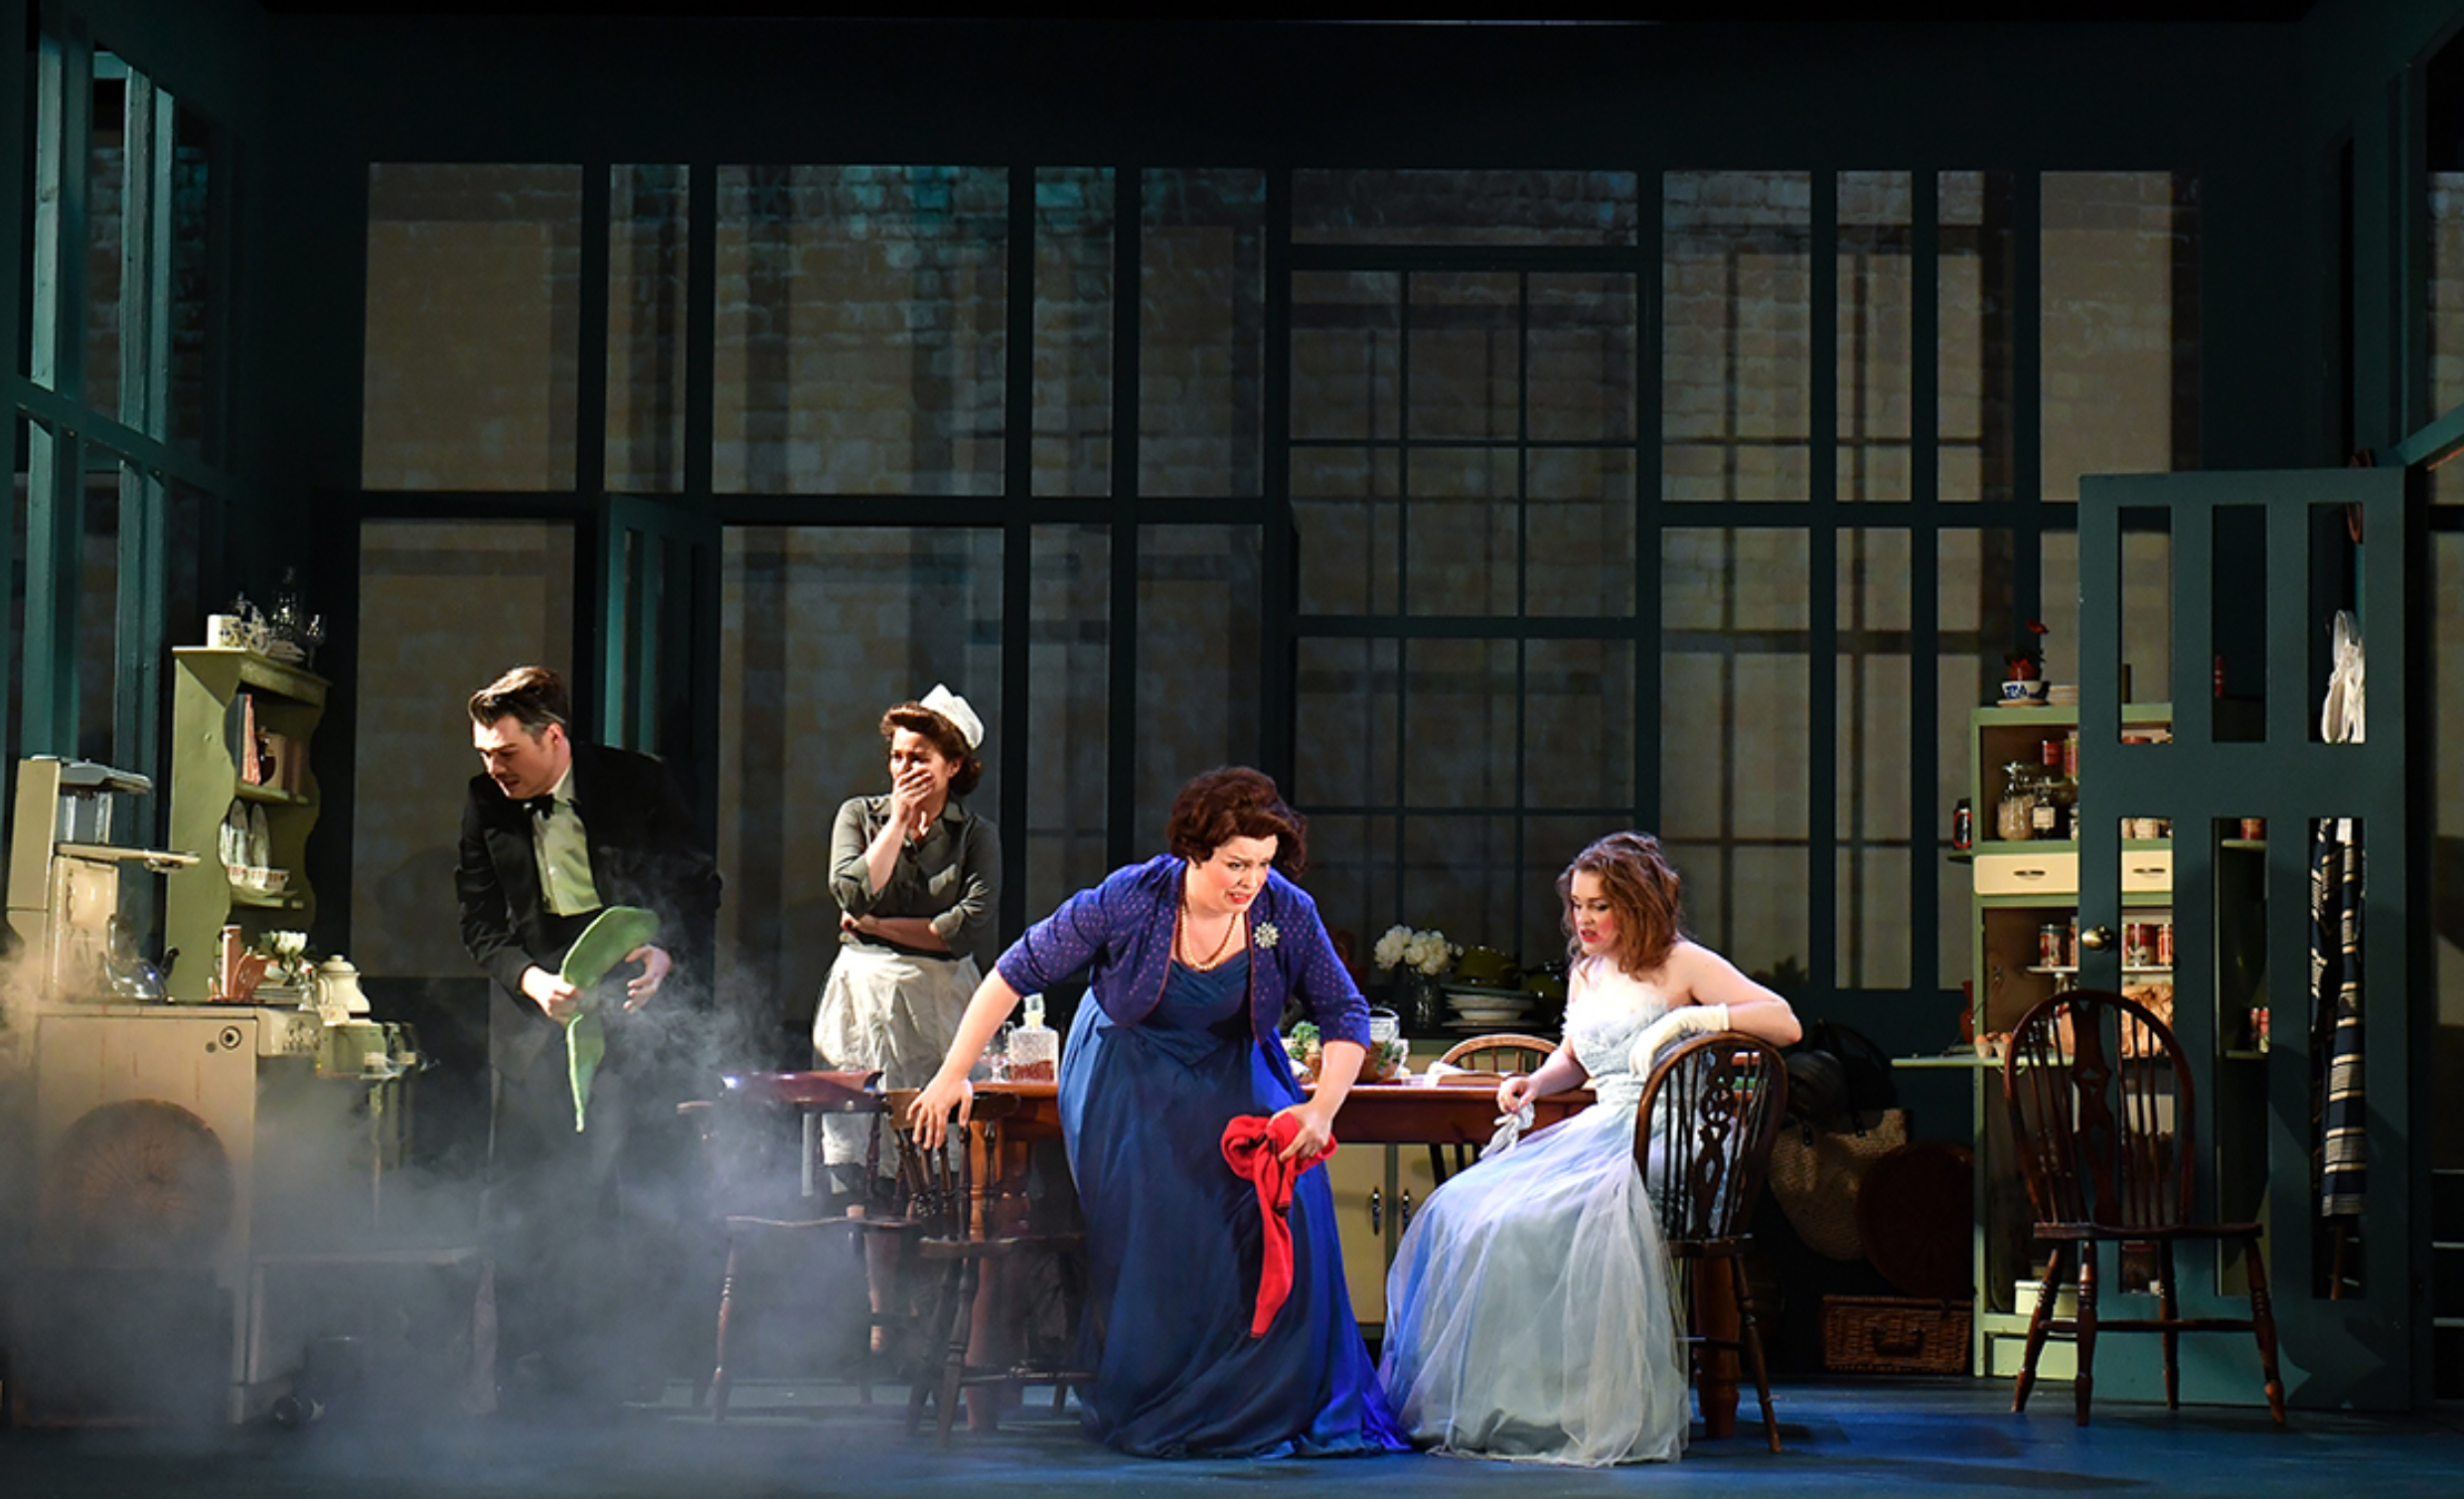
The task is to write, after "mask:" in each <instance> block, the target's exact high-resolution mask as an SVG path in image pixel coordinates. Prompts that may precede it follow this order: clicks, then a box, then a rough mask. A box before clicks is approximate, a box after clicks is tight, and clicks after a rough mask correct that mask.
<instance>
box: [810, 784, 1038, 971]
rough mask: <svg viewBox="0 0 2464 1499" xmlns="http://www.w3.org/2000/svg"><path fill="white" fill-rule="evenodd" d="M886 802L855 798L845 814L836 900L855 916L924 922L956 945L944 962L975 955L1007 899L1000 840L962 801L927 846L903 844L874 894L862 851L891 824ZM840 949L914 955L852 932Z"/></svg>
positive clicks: (937, 824)
mask: <svg viewBox="0 0 2464 1499" xmlns="http://www.w3.org/2000/svg"><path fill="white" fill-rule="evenodd" d="M889 814H890V799H889V797H888V796H886V795H883V796H878V797H850V798H848V799H847V802H846V804H845V805H843V806H842V807H840V809H839V822H838V824H837V825H836V826H835V827H834V828H832V830H831V835H830V893H831V897H832V898H833V899H835V900H837V901H838V902H839V909H840V910H842V911H845V912H846V913H847V915H849V916H920V917H925V918H927V919H929V920H930V921H931V922H932V924H933V931H934V932H936V933H938V934H939V935H940V937H941V940H942V941H943V942H946V943H948V944H949V945H950V951H949V952H948V953H928V954H925V955H924V956H926V957H931V958H945V957H957V956H963V955H965V954H968V953H972V952H974V951H975V949H976V947H977V946H978V944H980V943H982V942H983V941H984V940H985V938H986V937H987V936H989V935H990V934H991V932H992V930H993V918H994V916H995V915H996V914H997V913H996V912H995V910H994V907H995V906H996V905H997V904H998V903H999V900H1000V894H1001V833H1000V831H999V830H998V829H997V828H996V827H995V826H994V825H993V824H992V823H991V822H990V821H989V820H987V819H984V818H980V817H977V816H976V815H975V814H974V813H972V812H969V811H968V810H967V809H966V808H965V807H963V806H961V805H960V804H959V803H958V801H957V800H956V799H952V800H951V801H949V802H946V803H944V804H943V805H942V809H941V816H940V817H937V818H935V819H934V820H933V825H932V826H931V827H929V828H927V829H925V832H924V837H923V840H922V841H921V842H909V843H904V844H901V845H900V847H899V850H898V862H897V863H895V864H894V865H892V866H891V868H890V877H889V882H888V883H887V884H885V885H883V886H882V887H881V888H880V889H879V890H878V891H875V890H874V889H872V888H871V881H870V877H869V876H868V875H867V874H866V873H865V871H864V850H865V849H866V848H868V847H870V846H871V844H872V840H873V838H874V836H876V835H877V834H878V833H879V832H880V831H881V827H882V824H885V823H887V822H888V821H889ZM839 940H840V941H841V942H844V943H847V944H848V945H850V946H854V945H858V944H861V945H864V946H869V947H882V948H889V949H893V950H896V951H899V952H912V951H915V950H914V949H910V948H906V947H903V946H901V945H900V944H898V943H894V942H889V941H886V940H884V939H882V938H878V937H869V936H863V935H860V934H857V933H852V932H847V933H842V934H841V935H840V939H839Z"/></svg>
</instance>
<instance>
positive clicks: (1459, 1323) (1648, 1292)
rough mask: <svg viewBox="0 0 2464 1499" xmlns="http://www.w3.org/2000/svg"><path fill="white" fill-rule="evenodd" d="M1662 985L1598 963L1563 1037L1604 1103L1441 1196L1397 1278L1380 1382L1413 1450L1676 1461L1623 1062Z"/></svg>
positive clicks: (1635, 1097)
mask: <svg viewBox="0 0 2464 1499" xmlns="http://www.w3.org/2000/svg"><path fill="white" fill-rule="evenodd" d="M1667 1009H1668V1002H1667V999H1666V998H1665V996H1663V995H1662V994H1661V993H1660V991H1659V990H1658V989H1657V988H1655V987H1653V986H1651V985H1649V984H1646V983H1641V982H1638V981H1636V980H1634V979H1632V978H1629V977H1627V976H1625V975H1624V974H1621V973H1618V972H1617V970H1616V969H1615V967H1614V966H1612V965H1610V964H1607V963H1603V962H1598V961H1587V962H1586V963H1585V964H1583V965H1581V966H1580V967H1579V968H1578V970H1577V972H1576V974H1575V986H1574V993H1573V995H1572V998H1571V999H1570V1001H1569V1003H1568V1005H1567V1009H1566V1037H1567V1039H1568V1040H1569V1041H1570V1042H1572V1043H1573V1046H1574V1054H1575V1059H1576V1060H1577V1061H1579V1062H1581V1063H1582V1064H1583V1065H1584V1067H1585V1068H1586V1069H1587V1070H1588V1071H1589V1072H1590V1073H1591V1075H1592V1080H1591V1086H1592V1088H1593V1090H1594V1092H1595V1094H1596V1095H1597V1098H1598V1102H1596V1103H1594V1104H1593V1106H1592V1107H1591V1108H1589V1109H1586V1110H1584V1111H1583V1112H1582V1113H1580V1114H1577V1115H1574V1116H1572V1117H1571V1118H1569V1119H1566V1120H1564V1121H1561V1122H1560V1123H1558V1124H1553V1125H1551V1126H1550V1127H1548V1128H1546V1129H1543V1130H1541V1131H1539V1132H1538V1133H1535V1134H1530V1135H1526V1136H1524V1137H1523V1138H1522V1139H1520V1140H1518V1141H1516V1142H1515V1143H1514V1144H1513V1145H1511V1146H1509V1147H1507V1148H1506V1149H1504V1150H1501V1151H1494V1152H1491V1153H1490V1154H1489V1155H1488V1157H1487V1158H1485V1159H1483V1160H1481V1161H1480V1162H1479V1163H1478V1164H1477V1165H1474V1166H1472V1167H1470V1168H1469V1169H1468V1170H1465V1171H1463V1172H1461V1173H1459V1174H1458V1175H1456V1176H1455V1177H1454V1178H1453V1179H1452V1180H1450V1181H1448V1182H1447V1183H1446V1184H1445V1185H1444V1186H1442V1187H1440V1188H1439V1189H1438V1190H1437V1191H1435V1192H1433V1193H1431V1194H1430V1197H1429V1200H1428V1202H1427V1203H1426V1204H1424V1205H1423V1206H1422V1208H1421V1210H1420V1212H1419V1213H1418V1214H1416V1215H1415V1216H1414V1217H1413V1219H1412V1226H1411V1227H1410V1228H1409V1229H1408V1230H1406V1231H1405V1233H1404V1236H1403V1244H1402V1247H1401V1249H1400V1250H1399V1251H1398V1252H1397V1254H1396V1257H1395V1264H1394V1269H1393V1270H1391V1271H1390V1272H1388V1273H1387V1278H1386V1313H1387V1320H1386V1346H1385V1352H1384V1356H1383V1358H1382V1360H1381V1363H1380V1367H1379V1373H1380V1376H1381V1377H1382V1378H1383V1380H1384V1382H1385V1386H1386V1393H1387V1396H1388V1398H1389V1399H1390V1400H1391V1401H1392V1402H1393V1404H1394V1407H1395V1410H1396V1412H1397V1414H1398V1415H1399V1416H1400V1418H1401V1419H1402V1422H1403V1424H1404V1426H1405V1428H1406V1429H1407V1430H1408V1431H1409V1432H1410V1433H1411V1435H1412V1439H1413V1440H1414V1441H1416V1442H1419V1443H1422V1444H1425V1445H1429V1446H1433V1447H1435V1448H1436V1449H1437V1450H1439V1451H1442V1452H1455V1453H1462V1454H1464V1455H1467V1456H1478V1457H1498V1458H1509V1459H1518V1460H1522V1461H1529V1462H1562V1463H1581V1464H1604V1463H1614V1462H1652V1461H1664V1460H1667V1459H1670V1458H1674V1457H1675V1456H1677V1455H1678V1453H1680V1452H1682V1451H1683V1450H1684V1448H1685V1437H1686V1427H1687V1424H1688V1421H1689V1419H1690V1410H1689V1394H1688V1390H1687V1383H1686V1377H1685V1365H1684V1362H1683V1359H1682V1351H1681V1347H1680V1343H1679V1336H1680V1328H1679V1323H1678V1320H1677V1318H1676V1317H1675V1316H1674V1315H1673V1310H1672V1308H1673V1304H1674V1296H1673V1295H1672V1293H1671V1289H1670V1277H1669V1271H1668V1261H1667V1255H1666V1253H1665V1251H1664V1250H1663V1249H1662V1247H1661V1241H1660V1232H1659V1224H1658V1222H1657V1220H1656V1219H1655V1218H1654V1217H1653V1215H1652V1212H1651V1205H1650V1203H1649V1201H1648V1200H1647V1199H1646V1198H1645V1197H1644V1195H1643V1191H1642V1183H1641V1180H1640V1179H1639V1178H1638V1177H1637V1176H1636V1175H1635V1172H1634V1163H1633V1140H1634V1110H1635V1107H1636V1105H1637V1103H1638V1102H1639V1101H1640V1098H1641V1095H1642V1083H1643V1079H1642V1078H1641V1077H1639V1076H1637V1075H1636V1074H1635V1072H1634V1070H1633V1068H1632V1067H1631V1066H1630V1065H1629V1063H1628V1060H1627V1055H1626V1054H1627V1052H1628V1051H1629V1050H1630V1049H1631V1047H1632V1046H1633V1044H1634V1040H1635V1038H1636V1037H1637V1036H1638V1035H1639V1034H1640V1033H1641V1031H1642V1030H1643V1028H1644V1027H1645V1026H1647V1025H1649V1024H1650V1023H1651V1022H1652V1021H1654V1020H1656V1019H1658V1018H1659V1017H1660V1016H1661V1015H1662V1014H1664V1013H1666V1011H1667Z"/></svg>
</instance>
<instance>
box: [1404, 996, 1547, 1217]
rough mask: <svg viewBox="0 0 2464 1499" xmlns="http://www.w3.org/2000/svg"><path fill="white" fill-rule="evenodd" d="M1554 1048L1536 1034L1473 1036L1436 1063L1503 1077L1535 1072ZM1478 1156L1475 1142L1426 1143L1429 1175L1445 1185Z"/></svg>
mask: <svg viewBox="0 0 2464 1499" xmlns="http://www.w3.org/2000/svg"><path fill="white" fill-rule="evenodd" d="M1555 1050H1557V1043H1556V1042H1554V1041H1549V1040H1544V1039H1542V1038H1541V1037H1539V1036H1521V1035H1495V1036H1473V1037H1471V1038H1470V1039H1469V1040H1466V1041H1458V1042H1456V1043H1455V1044H1454V1045H1453V1046H1450V1047H1448V1048H1447V1049H1446V1055H1444V1056H1442V1057H1440V1058H1438V1065H1439V1066H1441V1067H1460V1068H1462V1069H1463V1071H1465V1072H1492V1073H1495V1074H1497V1075H1498V1076H1499V1077H1503V1076H1505V1075H1506V1074H1507V1073H1512V1072H1520V1073H1532V1072H1537V1071H1538V1070H1539V1068H1540V1064H1541V1063H1543V1062H1545V1061H1547V1060H1548V1059H1549V1053H1551V1052H1553V1051H1555ZM1479 1155H1480V1146H1479V1144H1478V1143H1476V1142H1468V1141H1459V1142H1457V1143H1455V1144H1452V1145H1441V1144H1439V1143H1437V1142H1436V1141H1434V1140H1433V1141H1431V1142H1430V1145H1429V1171H1430V1174H1431V1175H1432V1176H1433V1177H1435V1178H1436V1179H1437V1181H1438V1183H1439V1184H1440V1185H1444V1184H1445V1181H1446V1178H1447V1177H1449V1176H1451V1175H1453V1174H1454V1173H1455V1172H1457V1171H1460V1170H1462V1169H1463V1167H1465V1166H1467V1165H1470V1164H1471V1163H1472V1162H1473V1161H1475V1160H1477V1159H1479ZM1406 1211H1407V1212H1408V1211H1409V1210H1408V1209H1407V1210H1406Z"/></svg>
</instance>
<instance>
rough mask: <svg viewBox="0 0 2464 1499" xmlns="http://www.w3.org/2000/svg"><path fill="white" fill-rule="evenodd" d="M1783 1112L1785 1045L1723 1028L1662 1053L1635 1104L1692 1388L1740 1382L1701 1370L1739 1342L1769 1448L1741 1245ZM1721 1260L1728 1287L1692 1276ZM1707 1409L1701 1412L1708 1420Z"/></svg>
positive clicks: (1770, 1433) (1771, 1420) (1770, 1425)
mask: <svg viewBox="0 0 2464 1499" xmlns="http://www.w3.org/2000/svg"><path fill="white" fill-rule="evenodd" d="M1787 1112H1788V1070H1787V1064H1786V1062H1785V1060H1784V1059H1783V1058H1782V1057H1781V1056H1780V1054H1779V1048H1777V1047H1775V1046H1773V1045H1771V1043H1770V1042H1768V1041H1764V1040H1760V1039H1757V1038H1756V1037H1753V1036H1748V1035H1743V1034H1740V1033H1738V1032H1736V1031H1719V1032H1715V1033H1713V1034H1711V1035H1701V1036H1693V1037H1689V1038H1687V1039H1686V1040H1684V1041H1682V1042H1680V1043H1678V1044H1677V1045H1676V1046H1674V1047H1671V1048H1669V1049H1668V1050H1667V1051H1665V1052H1663V1053H1662V1054H1661V1056H1660V1059H1659V1061H1658V1062H1657V1064H1656V1065H1654V1066H1653V1067H1652V1069H1651V1075H1650V1077H1649V1079H1648V1080H1647V1081H1646V1082H1645V1083H1644V1084H1643V1090H1642V1101H1641V1103H1640V1104H1639V1106H1637V1108H1636V1110H1635V1113H1634V1169H1635V1170H1636V1171H1637V1172H1639V1173H1640V1174H1641V1177H1642V1184H1643V1190H1644V1192H1645V1193H1646V1194H1647V1195H1648V1196H1649V1197H1650V1199H1651V1207H1652V1210H1653V1212H1654V1214H1655V1215H1656V1216H1657V1218H1658V1219H1659V1226H1660V1236H1661V1238H1662V1240H1663V1241H1664V1242H1665V1243H1666V1245H1667V1249H1668V1254H1669V1257H1670V1259H1671V1260H1672V1261H1673V1262H1674V1263H1675V1266H1676V1270H1677V1294H1678V1296H1679V1297H1680V1298H1681V1301H1682V1304H1683V1308H1684V1310H1683V1315H1684V1316H1685V1319H1686V1341H1687V1343H1688V1345H1689V1346H1690V1347H1691V1348H1692V1350H1693V1354H1694V1359H1695V1362H1696V1364H1697V1366H1698V1368H1697V1371H1696V1378H1695V1384H1696V1387H1697V1388H1698V1389H1699V1388H1704V1387H1705V1386H1706V1385H1711V1384H1717V1385H1720V1386H1722V1387H1723V1388H1733V1385H1732V1384H1731V1383H1730V1382H1729V1381H1725V1380H1705V1379H1704V1378H1702V1374H1701V1366H1703V1365H1705V1364H1706V1363H1707V1362H1708V1361H1709V1360H1711V1359H1715V1358H1717V1359H1722V1360H1727V1359H1733V1358H1735V1357H1736V1356H1737V1355H1738V1353H1739V1351H1740V1350H1742V1351H1743V1352H1744V1354H1745V1356H1746V1357H1747V1359H1748V1360H1750V1361H1751V1363H1752V1365H1753V1368H1754V1388H1755V1393H1756V1394H1757V1395H1758V1396H1759V1397H1760V1398H1761V1400H1762V1404H1763V1431H1764V1435H1765V1437H1766V1438H1767V1439H1768V1440H1769V1441H1770V1443H1771V1450H1772V1451H1774V1452H1776V1451H1778V1450H1779V1420H1778V1417H1777V1416H1775V1415H1774V1414H1773V1413H1772V1410H1771V1371H1770V1369H1769V1367H1768V1366H1767V1365H1766V1364H1765V1362H1764V1359H1763V1334H1762V1329H1761V1326H1760V1325H1759V1323H1758V1322H1757V1320H1756V1318H1755V1313H1754V1293H1753V1291H1752V1289H1751V1288H1750V1287H1749V1286H1748V1285H1747V1283H1746V1270H1745V1253H1746V1249H1747V1246H1748V1244H1749V1243H1750V1242H1751V1237H1752V1236H1751V1234H1750V1232H1749V1230H1750V1226H1751V1225H1752V1223H1753V1221H1754V1210H1755V1204H1756V1203H1757V1202H1758V1201H1760V1200H1761V1198H1762V1195H1763V1179H1764V1175H1765V1173H1766V1172H1767V1171H1768V1169H1769V1168H1770V1165H1771V1143H1772V1141H1774V1140H1775V1139H1777V1138H1778V1137H1779V1125H1780V1121H1781V1119H1782V1118H1783V1117H1784V1116H1785V1115H1786V1114H1787ZM1714 1265H1717V1266H1722V1267H1725V1269H1724V1270H1723V1271H1720V1272H1715V1274H1725V1275H1726V1276H1727V1280H1728V1284H1727V1286H1726V1290H1727V1292H1728V1294H1727V1295H1723V1294H1721V1290H1722V1287H1720V1286H1718V1285H1717V1284H1712V1285H1704V1286H1698V1285H1697V1283H1696V1278H1695V1277H1696V1272H1697V1269H1698V1267H1708V1266H1714ZM1705 1292H1708V1294H1705ZM1732 1296H1733V1297H1734V1309H1735V1317H1734V1322H1733V1323H1732V1320H1731V1317H1730V1297H1732ZM1721 1419H1722V1420H1725V1417H1723V1418H1721ZM1711 1420H1712V1418H1711V1414H1710V1413H1708V1412H1706V1413H1705V1421H1706V1424H1709V1423H1710V1422H1711Z"/></svg>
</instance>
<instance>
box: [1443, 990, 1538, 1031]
mask: <svg viewBox="0 0 2464 1499" xmlns="http://www.w3.org/2000/svg"><path fill="white" fill-rule="evenodd" d="M1538 1002H1539V1001H1538V1000H1537V999H1536V998H1534V997H1533V996H1532V995H1530V994H1526V993H1524V992H1523V991H1522V990H1521V989H1500V988H1483V987H1474V986H1471V985H1468V984H1463V985H1450V986H1449V987H1448V989H1447V991H1446V1005H1447V1008H1448V1009H1449V1010H1451V1011H1453V1013H1454V1018H1453V1019H1451V1020H1449V1021H1447V1022H1446V1025H1447V1029H1449V1030H1459V1031H1465V1032H1469V1033H1473V1034H1485V1033H1487V1032H1490V1031H1500V1030H1513V1029H1515V1028H1516V1027H1517V1026H1519V1025H1521V1024H1522V1023H1523V1017H1524V1016H1526V1015H1528V1014H1530V1013H1531V1011H1532V1008H1533V1006H1534V1005H1536V1004H1537V1003H1538Z"/></svg>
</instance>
